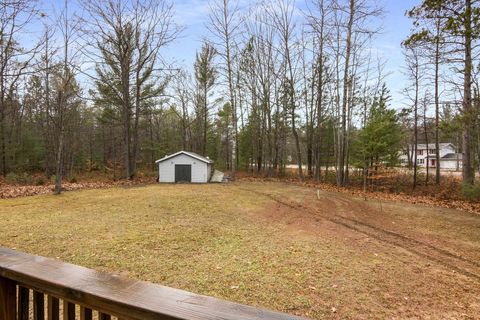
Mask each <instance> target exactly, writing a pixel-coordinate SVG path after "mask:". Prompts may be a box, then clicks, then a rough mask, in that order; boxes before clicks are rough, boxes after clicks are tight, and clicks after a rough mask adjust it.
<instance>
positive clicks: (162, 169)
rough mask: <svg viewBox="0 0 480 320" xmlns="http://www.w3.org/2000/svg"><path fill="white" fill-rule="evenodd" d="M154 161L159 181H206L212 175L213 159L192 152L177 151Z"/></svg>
mask: <svg viewBox="0 0 480 320" xmlns="http://www.w3.org/2000/svg"><path fill="white" fill-rule="evenodd" d="M156 163H157V164H158V182H161V183H177V182H192V183H207V182H209V181H210V177H211V175H212V165H213V161H212V160H210V159H209V158H208V157H207V158H206V157H202V156H201V155H199V154H196V153H194V152H187V151H179V152H177V153H174V154H172V155H167V156H165V157H163V158H162V159H160V160H157V161H156Z"/></svg>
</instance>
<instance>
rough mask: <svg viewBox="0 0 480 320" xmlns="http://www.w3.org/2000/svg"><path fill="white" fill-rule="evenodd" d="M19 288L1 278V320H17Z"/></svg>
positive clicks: (12, 282) (8, 280)
mask: <svg viewBox="0 0 480 320" xmlns="http://www.w3.org/2000/svg"><path fill="white" fill-rule="evenodd" d="M16 310H17V287H16V284H15V282H14V281H12V280H10V279H7V278H3V277H1V276H0V319H3V320H16V319H17V314H16Z"/></svg>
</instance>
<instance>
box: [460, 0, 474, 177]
mask: <svg viewBox="0 0 480 320" xmlns="http://www.w3.org/2000/svg"><path fill="white" fill-rule="evenodd" d="M465 5H466V8H465V12H466V14H465V17H464V24H465V25H464V27H465V39H464V41H465V44H464V47H465V48H464V49H465V70H464V79H463V112H464V116H465V125H464V129H463V138H462V145H463V183H464V184H474V180H475V172H474V171H473V163H472V129H473V128H472V121H473V112H472V70H473V63H472V1H471V0H465Z"/></svg>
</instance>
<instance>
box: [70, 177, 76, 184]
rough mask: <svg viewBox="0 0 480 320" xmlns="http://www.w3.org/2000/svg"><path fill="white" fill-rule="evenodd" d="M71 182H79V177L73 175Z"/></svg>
mask: <svg viewBox="0 0 480 320" xmlns="http://www.w3.org/2000/svg"><path fill="white" fill-rule="evenodd" d="M69 182H70V183H77V177H75V176H73V177H71V178H70V180H69Z"/></svg>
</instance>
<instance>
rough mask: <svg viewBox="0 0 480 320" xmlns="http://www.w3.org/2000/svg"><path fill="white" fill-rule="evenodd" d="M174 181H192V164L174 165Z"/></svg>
mask: <svg viewBox="0 0 480 320" xmlns="http://www.w3.org/2000/svg"><path fill="white" fill-rule="evenodd" d="M175 182H192V165H191V164H176V165H175Z"/></svg>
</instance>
